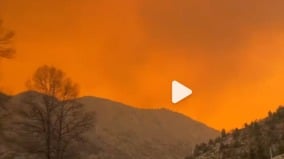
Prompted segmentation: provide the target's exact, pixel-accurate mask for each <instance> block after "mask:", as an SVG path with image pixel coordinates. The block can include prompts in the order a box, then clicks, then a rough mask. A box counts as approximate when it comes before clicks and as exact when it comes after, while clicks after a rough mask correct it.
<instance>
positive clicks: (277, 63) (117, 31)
mask: <svg viewBox="0 0 284 159" xmlns="http://www.w3.org/2000/svg"><path fill="white" fill-rule="evenodd" d="M283 5H284V1H282V0H275V1H273V2H271V1H269V0H251V1H249V2H247V1H246V0H231V1H223V0H216V1H212V0H201V1H200V0H155V1H153V0H121V1H116V0H109V1H102V0H97V1H94V0H61V1H58V0H37V1H34V0H0V17H1V18H2V19H3V20H4V22H5V27H7V28H11V29H13V30H14V31H15V32H16V38H15V40H14V46H15V48H16V50H17V54H16V57H15V59H13V60H2V61H1V69H0V73H1V75H2V76H1V77H0V80H1V87H2V88H4V90H6V91H8V92H10V93H13V94H16V93H18V92H20V91H23V90H24V89H25V81H26V80H27V79H28V78H29V77H30V76H31V75H32V73H33V72H34V71H35V69H36V68H37V67H39V66H41V65H43V64H51V65H54V66H57V67H59V68H61V69H62V70H64V71H65V72H66V73H67V74H68V75H69V76H70V77H71V78H72V79H73V80H74V81H77V82H78V83H79V84H80V86H81V95H82V96H85V95H92V96H100V97H105V98H109V99H112V100H116V101H120V102H123V103H126V104H130V105H135V106H138V107H144V108H161V107H166V108H168V109H171V110H174V111H178V112H181V113H183V114H186V115H188V116H190V117H192V118H194V119H197V120H199V121H202V122H205V123H206V124H207V125H209V126H212V127H214V128H217V129H221V128H223V127H224V128H226V129H231V128H234V127H241V126H242V125H243V123H244V122H246V121H252V120H254V119H257V118H261V117H264V116H265V115H266V114H267V112H268V111H269V110H275V109H276V108H277V107H278V106H279V105H281V104H284V96H283V94H284V82H283V81H284V30H283V24H284V12H283V11H282V7H281V6H283ZM174 79H175V80H178V81H180V82H182V83H184V84H186V85H188V86H190V87H191V88H192V89H193V95H192V96H191V97H190V98H188V99H186V100H185V101H183V102H181V103H179V104H176V105H172V104H171V102H170V87H171V80H174Z"/></svg>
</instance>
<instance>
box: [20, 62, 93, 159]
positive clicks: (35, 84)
mask: <svg viewBox="0 0 284 159" xmlns="http://www.w3.org/2000/svg"><path fill="white" fill-rule="evenodd" d="M28 83H29V84H28V85H29V88H30V89H32V90H34V91H37V92H40V93H42V94H43V95H42V100H41V103H39V102H38V101H35V100H33V99H27V102H25V103H26V104H28V106H29V109H28V110H23V111H21V112H20V116H21V117H22V119H23V120H22V121H20V122H19V123H18V125H19V126H20V127H19V128H20V132H21V133H22V134H24V135H25V136H24V137H26V139H32V140H27V141H25V142H24V143H25V144H26V145H29V148H30V150H32V152H33V153H37V154H44V156H45V158H46V159H65V158H71V157H70V156H69V157H68V150H69V148H71V146H72V145H73V144H75V143H78V142H81V141H83V139H84V138H83V134H84V133H85V132H87V131H88V130H90V129H91V128H92V127H93V124H94V113H86V112H85V111H84V109H83V106H82V104H80V103H78V102H77V101H76V100H75V98H76V97H77V95H78V86H77V85H76V84H74V83H73V82H72V81H71V80H70V79H69V78H67V77H66V75H65V74H64V73H63V72H62V71H61V70H59V69H57V68H55V67H51V66H42V67H40V68H38V69H37V71H36V72H35V74H34V76H33V78H32V79H31V80H30V81H29V82H28ZM34 99H36V98H34ZM35 139H36V140H35ZM32 142H33V143H32ZM26 147H27V146H26ZM73 157H74V156H73Z"/></svg>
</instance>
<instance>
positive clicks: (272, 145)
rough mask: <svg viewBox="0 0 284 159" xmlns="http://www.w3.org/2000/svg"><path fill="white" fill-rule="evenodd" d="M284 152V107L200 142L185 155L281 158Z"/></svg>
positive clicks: (193, 158) (214, 158)
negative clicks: (191, 151) (213, 138)
mask: <svg viewBox="0 0 284 159" xmlns="http://www.w3.org/2000/svg"><path fill="white" fill-rule="evenodd" d="M281 154H284V107H279V108H278V109H277V110H276V112H274V113H272V112H269V113H268V116H267V117H266V118H264V119H262V120H259V121H254V122H252V123H250V124H245V125H244V128H242V129H235V130H233V131H232V132H230V133H226V132H225V131H222V135H221V137H218V138H216V139H215V140H210V141H209V142H208V143H202V144H198V145H197V146H196V147H195V149H194V152H193V154H192V155H191V156H189V157H186V159H219V158H224V159H268V158H271V157H273V158H275V159H281V158H282V157H283V156H282V157H281Z"/></svg>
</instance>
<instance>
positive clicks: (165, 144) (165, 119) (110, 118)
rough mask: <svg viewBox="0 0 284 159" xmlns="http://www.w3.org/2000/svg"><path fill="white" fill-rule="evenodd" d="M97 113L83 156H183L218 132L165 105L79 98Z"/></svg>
mask: <svg viewBox="0 0 284 159" xmlns="http://www.w3.org/2000/svg"><path fill="white" fill-rule="evenodd" d="M28 94H30V92H27V93H22V94H19V95H17V96H14V97H11V98H10V99H9V100H8V102H7V104H6V107H9V108H10V110H15V109H18V108H19V106H21V107H23V106H24V105H23V104H22V103H23V100H24V99H25V98H26V96H27V95H28ZM77 100H78V101H79V102H80V103H82V104H83V105H84V106H85V109H86V110H88V111H94V112H95V113H96V127H95V128H94V129H93V130H92V131H90V132H89V133H88V134H87V139H88V144H85V146H82V147H80V149H78V150H83V151H82V152H81V154H82V156H83V158H84V159H88V158H90V159H98V158H99V159H133V158H135V159H180V158H183V157H184V156H186V155H187V154H188V150H189V149H192V148H193V146H194V145H195V144H197V143H201V142H204V141H208V140H209V139H210V138H214V137H216V136H217V135H218V134H219V133H218V132H217V131H216V130H214V129H212V128H209V127H207V126H206V125H204V124H202V123H200V122H197V121H194V120H192V119H190V118H188V117H186V116H184V115H181V114H178V113H175V112H171V111H169V110H166V109H157V110H153V109H138V108H134V107H130V106H127V105H124V104H121V103H118V102H113V101H110V100H106V99H101V98H96V97H83V98H80V99H77Z"/></svg>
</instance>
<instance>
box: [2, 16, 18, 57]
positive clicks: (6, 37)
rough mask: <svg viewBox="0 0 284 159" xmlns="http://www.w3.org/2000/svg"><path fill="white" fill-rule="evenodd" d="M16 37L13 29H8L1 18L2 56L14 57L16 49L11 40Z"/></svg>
mask: <svg viewBox="0 0 284 159" xmlns="http://www.w3.org/2000/svg"><path fill="white" fill-rule="evenodd" d="M13 37H14V33H13V32H12V31H7V30H6V29H5V28H4V27H3V26H2V21H1V20H0V57H2V58H12V57H13V55H14V53H15V50H14V49H13V48H12V47H11V46H10V44H11V40H12V39H13Z"/></svg>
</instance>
